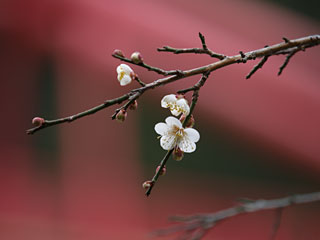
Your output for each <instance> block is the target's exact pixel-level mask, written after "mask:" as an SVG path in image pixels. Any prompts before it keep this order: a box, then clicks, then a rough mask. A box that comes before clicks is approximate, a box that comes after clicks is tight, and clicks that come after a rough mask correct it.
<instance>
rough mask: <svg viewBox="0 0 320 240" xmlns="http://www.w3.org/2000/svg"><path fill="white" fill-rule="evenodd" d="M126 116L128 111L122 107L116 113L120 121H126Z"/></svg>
mask: <svg viewBox="0 0 320 240" xmlns="http://www.w3.org/2000/svg"><path fill="white" fill-rule="evenodd" d="M126 118H127V111H126V110H124V109H121V110H120V111H119V112H118V113H117V115H116V120H117V121H119V122H124V120H126Z"/></svg>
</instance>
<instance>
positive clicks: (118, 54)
mask: <svg viewBox="0 0 320 240" xmlns="http://www.w3.org/2000/svg"><path fill="white" fill-rule="evenodd" d="M112 55H116V56H119V57H124V54H123V52H122V51H121V50H119V49H115V50H114V51H113V53H112Z"/></svg>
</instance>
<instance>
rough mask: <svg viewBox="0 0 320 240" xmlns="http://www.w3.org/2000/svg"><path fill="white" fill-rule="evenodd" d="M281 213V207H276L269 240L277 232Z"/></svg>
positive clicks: (271, 239)
mask: <svg viewBox="0 0 320 240" xmlns="http://www.w3.org/2000/svg"><path fill="white" fill-rule="evenodd" d="M282 213H283V208H277V209H276V212H275V219H274V223H273V225H272V231H271V236H270V240H274V239H275V238H276V236H277V233H278V230H279V228H280V224H281V218H282Z"/></svg>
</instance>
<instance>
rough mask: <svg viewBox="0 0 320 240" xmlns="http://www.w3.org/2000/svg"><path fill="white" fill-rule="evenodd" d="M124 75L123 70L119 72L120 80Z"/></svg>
mask: <svg viewBox="0 0 320 240" xmlns="http://www.w3.org/2000/svg"><path fill="white" fill-rule="evenodd" d="M124 75H125V72H124V71H122V72H120V77H119V78H120V80H122V78H123V77H124Z"/></svg>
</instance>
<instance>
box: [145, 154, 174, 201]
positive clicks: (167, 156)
mask: <svg viewBox="0 0 320 240" xmlns="http://www.w3.org/2000/svg"><path fill="white" fill-rule="evenodd" d="M173 150H174V149H171V150H169V151H168V152H167V153H166V155H165V156H164V157H163V159H162V160H161V162H160V167H159V169H158V171H156V174H155V175H154V176H153V178H152V180H151V185H150V187H149V188H148V189H147V191H146V193H145V194H146V196H147V197H148V196H149V195H150V193H151V191H152V188H153V187H154V185H155V184H156V182H157V180H158V178H159V176H160V173H161V172H162V169H163V168H164V166H165V165H166V163H167V161H168V159H169V157H170V156H171V154H172V153H173Z"/></svg>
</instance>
